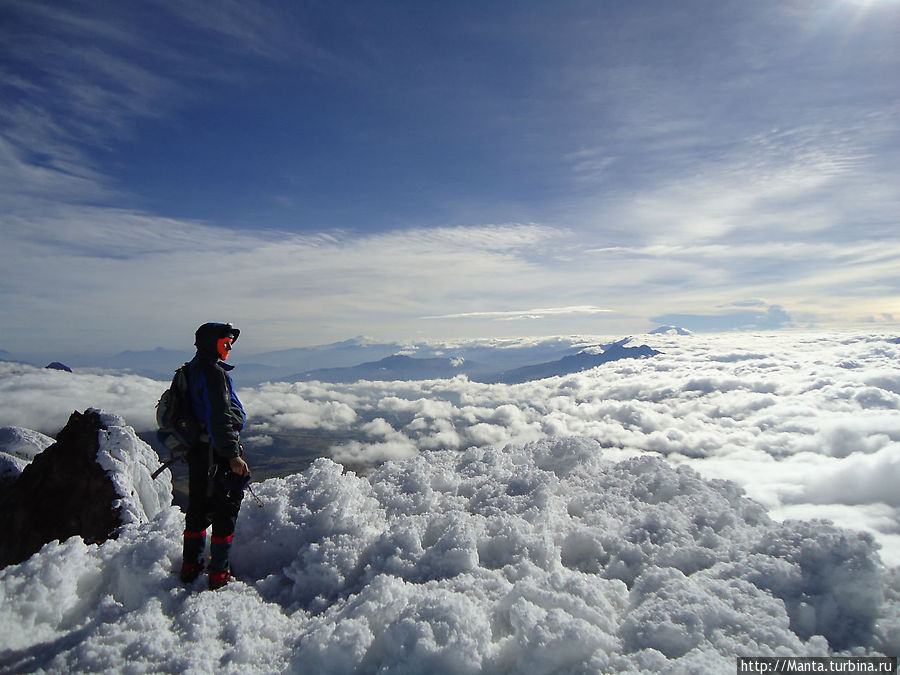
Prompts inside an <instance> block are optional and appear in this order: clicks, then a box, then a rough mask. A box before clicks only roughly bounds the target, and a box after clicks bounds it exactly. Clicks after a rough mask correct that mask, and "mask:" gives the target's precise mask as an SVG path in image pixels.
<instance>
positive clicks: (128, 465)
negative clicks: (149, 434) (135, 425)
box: [97, 411, 172, 524]
mask: <svg viewBox="0 0 900 675" xmlns="http://www.w3.org/2000/svg"><path fill="white" fill-rule="evenodd" d="M98 412H100V419H101V422H102V424H103V426H104V427H105V428H104V429H101V430H100V439H99V446H100V447H99V449H98V450H97V463H98V464H99V465H100V466H101V468H103V469H106V472H107V474H108V475H109V476H110V478H111V479H112V482H113V487H114V489H115V491H116V494H118V495H119V497H120V499H118V500H117V501H116V503H115V504H114V506H117V507H118V508H119V513H120V518H121V520H122V523H123V524H128V523H145V522H147V521H148V520H151V519H152V518H154V517H155V516H156V515H157V514H158V513H159V512H160V511H162V510H163V509H165V508H168V507H169V506H170V505H171V503H172V475H171V473H169V472H167V471H164V472H162V473H161V474H160V475H159V476H158V477H157V478H156V479H155V480H154V479H152V478H151V477H150V476H151V475H152V473H153V472H154V471H155V470H156V468H157V467H158V466H159V457H158V456H157V454H156V453H155V452H154V451H153V449H152V448H151V447H150V446H148V445H147V444H146V443H144V441H142V440H140V439H139V438H138V437H137V434H136V433H135V431H134V429H132V428H131V427H129V426H126V425H125V422H124V420H123V419H122V418H121V417H120V416H118V415H115V414H112V413H105V412H103V411H98Z"/></svg>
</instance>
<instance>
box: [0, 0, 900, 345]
mask: <svg viewBox="0 0 900 675" xmlns="http://www.w3.org/2000/svg"><path fill="white" fill-rule="evenodd" d="M898 33H900V2H897V1H896V0H871V1H865V2H863V1H860V0H824V1H819V0H788V1H787V2H785V1H783V0H761V1H760V2H755V3H745V2H739V1H738V0H726V1H725V2H720V3H715V4H714V5H710V4H709V3H703V2H697V1H696V0H688V1H687V2H683V3H676V4H674V5H673V4H672V3H668V2H665V1H664V0H652V1H651V2H649V3H641V4H640V5H639V6H638V5H633V4H629V3H582V2H576V1H574V0H571V1H570V0H566V1H564V2H560V3H555V4H554V5H553V6H552V7H551V6H548V5H547V4H546V3H543V2H537V1H533V0H528V1H526V2H506V1H504V2H498V3H490V4H487V5H486V4H484V3H471V2H461V3H450V4H433V3H429V4H425V5H423V4H422V3H416V2H411V1H409V0H401V1H400V2H392V3H377V2H376V3H345V4H342V5H340V6H335V5H326V6H320V5H317V4H315V3H296V4H277V5H274V6H273V5H262V4H259V3H243V4H242V3H219V4H218V5H217V6H216V8H215V10H214V11H208V10H205V11H201V10H200V9H198V8H197V7H195V6H194V5H192V4H190V3H189V4H185V3H182V2H174V1H172V0H154V2H151V3H146V4H141V5H134V4H131V3H118V2H113V1H112V0H101V1H100V2H97V3H92V4H91V5H90V6H60V5H58V3H53V2H51V1H49V0H35V1H34V2H28V3H6V4H5V5H3V6H2V7H0V36H2V38H3V39H2V40H0V64H2V66H0V91H2V92H3V96H4V101H5V105H4V106H3V108H2V110H0V234H2V237H3V242H4V243H3V247H2V250H0V266H2V267H3V270H4V278H3V280H2V282H0V316H3V326H2V333H0V348H2V349H5V350H7V351H9V352H12V353H20V352H24V351H38V352H40V353H54V352H59V351H61V350H62V349H66V348H71V347H72V345H79V346H80V347H83V348H86V347H87V346H89V347H90V348H91V349H92V350H95V351H97V352H101V353H102V352H110V351H112V350H113V349H115V346H116V345H122V344H125V345H126V347H125V348H126V349H127V348H129V347H128V345H138V348H143V346H144V345H160V346H163V347H167V348H177V345H179V344H181V343H182V342H183V341H188V342H189V341H190V340H189V339H188V338H189V337H190V336H192V335H193V331H194V329H195V327H196V326H197V325H199V324H200V323H202V322H204V321H207V320H213V321H232V322H233V323H235V325H238V326H243V327H246V328H249V327H251V326H252V327H253V330H252V331H248V332H247V334H246V338H244V345H245V346H246V347H247V349H248V351H249V352H256V351H261V350H262V349H263V347H262V345H265V346H266V347H265V348H267V349H279V348H286V347H288V346H290V345H292V344H296V343H297V342H302V343H304V344H308V345H314V344H328V343H332V342H335V341H337V340H341V339H343V336H346V335H360V334H365V335H371V336H373V337H374V338H375V339H378V340H385V341H390V340H403V339H408V340H420V339H462V338H467V337H477V336H482V335H493V336H497V337H516V336H520V335H567V334H599V335H617V334H619V335H620V334H631V333H644V332H646V331H648V330H651V329H652V328H654V327H655V326H656V325H659V324H670V323H671V324H676V325H683V326H685V327H687V328H689V329H691V330H694V331H695V332H707V331H715V332H727V331H730V330H733V329H736V328H747V329H750V330H780V329H822V330H832V329H848V330H853V329H865V328H866V327H872V330H877V329H889V330H890V329H896V328H897V327H898V326H900V278H898V277H897V275H896V269H897V267H898V264H900V240H898V237H897V232H898V221H897V219H898V216H897V214H898V213H900V176H898V167H900V129H898V128H897V125H896V124H895V119H894V118H895V111H896V110H897V108H898V106H900V90H898V89H897V87H896V86H895V83H896V73H897V72H898V70H900V49H898V47H897V44H896V35H897V34H898ZM198 308H202V309H198ZM60 327H63V329H62V330H61V329H60Z"/></svg>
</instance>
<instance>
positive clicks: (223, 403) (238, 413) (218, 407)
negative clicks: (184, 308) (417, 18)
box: [188, 323, 247, 461]
mask: <svg viewBox="0 0 900 675" xmlns="http://www.w3.org/2000/svg"><path fill="white" fill-rule="evenodd" d="M237 332H238V331H237V330H236V329H232V327H231V326H228V325H226V324H216V323H208V324H204V325H203V326H201V327H200V328H199V329H198V330H197V341H196V345H197V354H196V355H195V356H194V358H193V359H192V360H191V361H190V363H189V364H188V374H189V381H190V385H191V406H192V408H193V411H194V416H195V417H196V418H197V419H198V420H200V421H201V422H203V423H204V424H205V425H206V433H207V435H208V437H209V442H210V443H211V445H212V449H213V452H214V453H215V455H216V458H217V459H218V460H221V461H228V460H230V459H231V458H232V457H238V456H240V454H241V450H240V432H241V429H243V428H244V423H245V422H246V419H247V417H246V413H245V412H244V407H243V406H242V405H241V402H240V400H239V399H238V397H237V394H236V393H235V391H234V384H233V383H232V381H231V376H230V375H229V374H228V372H229V371H231V370H233V369H234V366H231V365H228V364H227V363H225V362H223V361H220V360H219V355H218V353H217V352H216V341H217V340H218V339H219V338H221V337H225V336H227V335H229V334H231V335H232V336H233V337H235V339H236V333H237Z"/></svg>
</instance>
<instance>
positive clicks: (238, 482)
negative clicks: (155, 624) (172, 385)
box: [181, 323, 250, 589]
mask: <svg viewBox="0 0 900 675" xmlns="http://www.w3.org/2000/svg"><path fill="white" fill-rule="evenodd" d="M238 335H240V330H238V329H237V328H235V327H234V326H232V325H231V324H230V323H229V324H224V323H205V324H203V325H202V326H200V327H199V328H198V329H197V332H196V334H195V337H196V339H195V341H194V344H195V345H196V347H197V354H196V355H195V356H194V358H193V359H192V360H191V361H190V363H189V364H188V381H189V383H190V392H191V397H190V398H191V409H192V411H193V414H194V417H195V418H196V419H197V420H198V421H199V422H200V423H201V426H202V427H203V430H204V432H205V433H203V434H202V435H201V436H200V440H199V441H198V442H197V443H195V444H194V445H192V446H191V448H190V449H189V450H188V452H187V461H188V507H187V514H186V516H185V530H184V549H183V554H182V564H181V580H182V581H183V582H185V583H192V582H193V581H195V580H196V579H197V577H199V576H200V574H201V572H203V567H204V565H203V563H204V553H205V551H206V530H207V528H208V527H209V526H210V525H212V538H211V540H210V548H209V550H210V558H209V588H210V589H217V588H221V587H222V586H224V585H225V584H227V583H228V579H229V577H230V576H231V566H230V564H229V557H230V554H231V545H232V540H233V535H234V526H235V523H236V521H237V516H238V512H239V511H240V508H241V500H242V499H243V497H244V488H245V487H246V486H247V484H248V483H249V482H250V468H249V467H248V466H247V462H246V461H244V458H243V454H244V453H243V448H242V446H241V442H240V432H241V429H242V428H243V426H244V421H245V419H246V416H245V414H244V408H243V406H242V405H241V402H240V400H238V397H237V394H236V393H235V391H234V386H233V384H232V382H231V377H230V376H229V374H228V371H230V370H232V369H233V368H234V366H232V365H229V364H227V363H225V361H226V360H227V359H228V355H229V353H230V352H231V348H232V345H233V344H234V342H235V341H236V340H237V339H238Z"/></svg>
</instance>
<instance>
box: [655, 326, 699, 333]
mask: <svg viewBox="0 0 900 675" xmlns="http://www.w3.org/2000/svg"><path fill="white" fill-rule="evenodd" d="M693 334H694V331H691V330H688V329H687V328H681V327H679V326H660V327H659V328H654V329H653V330H651V331H650V332H649V333H648V335H693Z"/></svg>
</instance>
